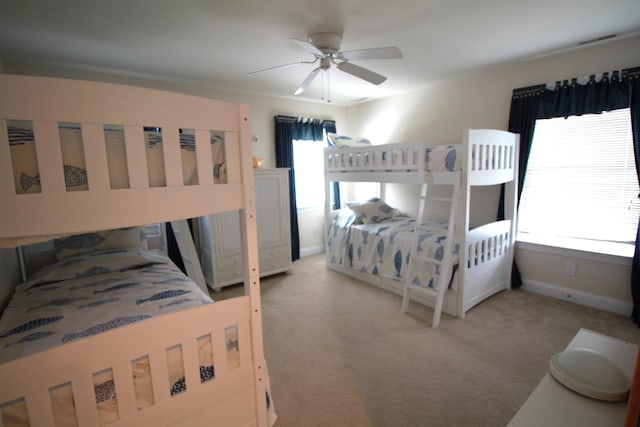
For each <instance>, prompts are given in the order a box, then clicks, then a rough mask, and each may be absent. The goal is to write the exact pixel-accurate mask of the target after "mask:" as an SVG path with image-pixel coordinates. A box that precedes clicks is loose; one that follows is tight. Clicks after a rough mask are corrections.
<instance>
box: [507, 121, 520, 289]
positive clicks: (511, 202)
mask: <svg viewBox="0 0 640 427" xmlns="http://www.w3.org/2000/svg"><path fill="white" fill-rule="evenodd" d="M513 139H514V141H513V155H512V157H511V161H512V162H513V180H511V181H510V182H507V183H505V191H504V194H505V200H504V210H505V211H504V217H505V218H506V219H508V220H511V236H510V237H511V238H510V239H509V240H510V241H509V259H510V264H509V268H508V271H507V289H511V285H512V283H511V271H512V269H513V265H514V262H515V256H516V235H517V234H518V174H519V164H520V163H519V162H520V134H514V138H513Z"/></svg>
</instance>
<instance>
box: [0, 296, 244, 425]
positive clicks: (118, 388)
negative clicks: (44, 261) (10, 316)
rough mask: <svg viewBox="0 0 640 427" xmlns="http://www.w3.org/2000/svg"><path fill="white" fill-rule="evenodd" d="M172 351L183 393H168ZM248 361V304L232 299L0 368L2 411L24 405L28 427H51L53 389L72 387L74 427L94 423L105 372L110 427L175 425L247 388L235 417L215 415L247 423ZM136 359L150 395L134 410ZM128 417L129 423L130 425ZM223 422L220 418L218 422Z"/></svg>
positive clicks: (5, 412) (0, 406)
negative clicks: (203, 350) (98, 383)
mask: <svg viewBox="0 0 640 427" xmlns="http://www.w3.org/2000/svg"><path fill="white" fill-rule="evenodd" d="M214 306H215V307H214ZM240 313H242V317H240V316H239V314H240ZM194 325H199V327H194ZM226 328H232V329H233V328H236V330H237V340H235V341H234V340H233V339H232V338H230V337H231V336H230V335H229V334H228V333H227V331H226V330H225V329H226ZM202 337H210V342H211V346H212V354H213V361H212V362H213V367H214V368H213V375H214V376H213V378H211V379H208V380H206V381H201V377H200V368H199V365H200V362H199V348H198V347H200V346H201V345H200V344H199V343H198V339H199V338H202ZM176 346H180V351H181V353H182V361H183V368H184V376H185V380H186V381H185V384H186V388H185V389H184V391H182V392H179V393H177V394H175V395H171V394H170V388H171V384H170V380H169V377H168V361H167V349H169V348H173V347H176ZM251 357H252V354H251V337H250V331H249V299H248V297H239V298H233V299H230V300H225V301H221V302H216V303H213V304H208V305H204V306H202V307H199V308H194V309H190V310H184V311H180V312H176V313H172V314H168V315H165V316H162V317H159V318H156V319H153V321H152V322H145V321H141V322H138V323H136V324H133V325H129V326H127V327H123V328H117V329H114V330H111V331H109V332H105V333H103V334H100V336H96V337H88V338H85V339H82V340H79V341H77V342H73V343H69V344H67V345H64V346H60V347H57V348H54V349H52V350H49V351H46V352H42V353H37V354H34V355H32V356H28V357H24V358H21V359H17V360H15V361H11V362H8V363H5V364H3V365H0V383H1V384H2V387H1V389H0V408H3V409H2V411H3V414H5V415H6V414H10V413H12V410H11V408H10V407H11V404H16V403H17V404H20V403H23V404H25V405H26V409H27V412H28V417H29V422H30V425H31V426H34V427H36V426H53V425H54V410H53V405H52V398H51V392H52V390H54V389H56V388H57V387H59V386H61V385H70V387H71V389H72V393H73V402H74V403H73V406H74V407H75V417H76V420H77V422H78V425H81V426H97V425H100V423H101V421H100V414H99V411H98V407H97V404H96V395H95V393H94V385H95V384H94V375H95V374H96V373H102V372H105V371H111V372H112V376H113V381H114V384H115V392H116V394H115V395H116V396H117V398H116V400H115V402H117V413H116V414H112V416H114V417H116V418H117V420H118V421H117V422H116V423H115V424H113V425H119V426H124V425H129V423H130V422H134V423H135V425H157V426H160V425H174V424H179V423H180V422H184V419H185V418H187V417H189V416H193V415H194V414H197V413H199V412H200V411H203V410H206V409H207V407H208V406H210V405H211V402H213V401H221V402H222V401H225V399H227V404H228V405H229V404H231V405H233V401H234V397H233V396H234V395H242V393H243V391H247V390H248V391H249V393H244V394H245V395H246V396H245V397H244V400H245V401H244V402H241V404H237V406H238V407H237V414H235V415H234V414H233V411H231V412H230V411H228V410H225V411H220V412H221V416H223V415H224V416H230V417H232V418H233V417H236V420H243V422H244V423H246V424H248V423H249V421H247V420H255V414H248V413H247V411H248V408H251V407H252V406H253V405H251V404H250V402H252V401H253V399H254V398H255V395H254V391H253V372H252V362H251ZM140 360H146V361H147V363H148V364H149V367H150V376H151V380H152V383H151V386H152V390H153V392H152V396H153V404H152V405H151V406H149V407H146V408H143V409H138V403H137V400H136V399H137V397H136V395H135V392H134V372H133V365H134V363H135V362H137V361H140ZM229 399H230V400H229ZM247 400H248V402H247ZM172 401H175V404H172ZM230 402H231V403H230ZM248 403H249V404H248ZM7 404H8V405H7ZM7 411H9V412H7ZM223 413H224V414H223ZM134 416H135V417H134ZM130 417H134V418H131V421H128V419H129V418H130ZM212 419H215V417H214V418H212ZM225 422H226V421H225V420H224V419H221V424H220V425H225ZM0 425H2V422H1V421H0ZM187 425H188V423H187ZM234 425H237V424H234Z"/></svg>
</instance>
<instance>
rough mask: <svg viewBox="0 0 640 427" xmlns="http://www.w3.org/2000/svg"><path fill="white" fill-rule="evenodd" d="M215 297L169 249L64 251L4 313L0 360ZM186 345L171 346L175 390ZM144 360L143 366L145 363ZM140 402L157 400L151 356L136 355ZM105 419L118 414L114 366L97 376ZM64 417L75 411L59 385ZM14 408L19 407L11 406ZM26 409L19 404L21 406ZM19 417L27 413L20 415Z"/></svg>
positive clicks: (206, 367) (202, 348)
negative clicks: (69, 254) (141, 360)
mask: <svg viewBox="0 0 640 427" xmlns="http://www.w3.org/2000/svg"><path fill="white" fill-rule="evenodd" d="M211 303H213V300H212V299H211V298H210V297H209V296H208V295H207V294H205V293H204V292H203V291H202V290H201V289H200V288H199V287H198V286H197V285H196V284H195V283H194V282H193V281H192V280H191V279H189V278H188V277H187V276H185V275H184V274H183V273H182V272H181V271H180V270H179V269H178V268H177V267H176V266H175V264H174V263H173V262H172V261H170V260H169V259H168V258H167V257H165V256H164V255H161V254H158V253H155V252H152V251H148V250H145V249H140V248H127V249H109V250H104V251H99V252H92V253H85V254H81V255H76V256H72V257H69V258H65V259H64V260H62V261H60V262H57V263H55V264H51V265H49V266H47V267H44V268H43V269H41V270H40V271H39V272H37V273H35V274H34V275H33V277H32V279H31V280H29V281H28V282H25V283H22V284H20V285H18V287H17V288H16V292H15V294H14V295H13V297H12V298H11V300H10V301H9V304H8V306H7V307H6V309H5V310H4V312H3V313H2V317H1V318H0V363H5V362H8V361H10V360H13V359H17V358H20V357H24V356H27V355H30V354H34V353H38V352H41V351H44V350H48V349H51V348H54V347H56V346H59V345H63V344H66V343H70V342H74V341H76V340H80V339H83V338H86V337H90V336H93V335H96V334H99V333H102V332H106V331H109V330H112V329H115V328H119V327H123V326H127V325H130V324H132V323H135V322H140V321H144V320H146V319H150V318H152V317H155V316H160V315H163V314H167V313H170V312H174V311H178V310H183V309H187V308H189V307H195V306H200V305H203V304H211ZM199 352H200V355H199V357H200V361H201V365H202V366H201V368H200V371H201V372H200V373H201V381H206V380H208V379H210V378H213V376H214V375H215V372H214V367H213V365H212V361H213V355H212V354H211V345H210V341H209V342H207V340H204V341H203V342H201V343H199ZM181 358H182V356H181V352H180V350H179V349H178V348H172V349H170V350H169V351H168V352H167V360H168V368H169V381H170V384H171V390H170V392H171V394H172V395H173V394H176V393H179V392H180V391H181V390H183V389H184V369H183V367H182V362H181V360H182V359H181ZM138 365H139V366H138ZM136 366H137V367H136V373H135V375H134V382H135V384H136V395H137V401H138V406H139V408H143V407H146V406H149V405H151V404H152V403H153V396H152V392H151V385H150V381H151V379H150V374H149V370H148V363H137V364H136ZM94 388H95V392H96V404H97V405H98V409H99V412H100V417H101V422H103V423H105V422H111V421H114V420H117V402H116V396H115V387H114V383H113V377H112V375H111V373H110V372H102V373H99V374H96V375H95V376H94ZM52 402H53V404H54V406H55V407H56V409H57V412H56V413H57V414H58V415H57V417H58V418H56V419H57V420H62V421H64V420H65V419H67V418H69V419H73V418H74V415H73V411H72V410H71V412H69V411H70V409H69V408H71V407H72V404H71V405H69V402H72V394H71V390H69V389H65V388H60V389H56V390H54V391H52ZM8 413H10V414H13V411H12V410H9V411H8ZM18 413H19V412H18ZM16 419H20V416H17V417H16Z"/></svg>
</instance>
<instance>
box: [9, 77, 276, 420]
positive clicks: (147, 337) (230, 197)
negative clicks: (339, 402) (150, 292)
mask: <svg viewBox="0 0 640 427" xmlns="http://www.w3.org/2000/svg"><path fill="white" fill-rule="evenodd" d="M6 120H32V123H33V129H34V133H35V135H36V152H37V158H38V159H40V160H41V161H40V163H39V172H40V175H41V182H42V192H41V193H34V194H16V193H15V188H14V182H13V174H12V164H11V155H10V151H9V143H8V140H7V122H6ZM58 122H74V123H81V125H82V137H83V145H84V155H85V160H86V167H87V176H88V182H89V190H87V191H73V192H67V191H65V183H64V177H63V174H62V170H63V168H62V159H61V155H60V147H59V146H57V145H56V144H55V143H54V142H55V141H58V140H59V138H58V130H57V126H58ZM105 124H121V125H123V126H124V132H125V144H126V155H127V160H128V172H129V178H130V188H128V189H118V190H111V189H110V185H109V175H108V166H107V160H106V158H105V142H104V131H103V125H105ZM144 126H157V127H160V128H162V133H163V146H164V148H163V149H164V159H165V172H166V181H167V184H166V186H165V187H157V188H150V187H149V183H148V181H149V180H148V175H147V168H146V158H145V152H144V139H143V127H144ZM180 128H184V129H194V130H195V138H196V153H197V169H198V170H197V171H198V184H196V185H188V186H185V185H183V182H182V180H183V178H182V169H181V168H182V165H181V160H180V159H181V156H180V151H179V150H180V148H179V135H178V134H179V129H180ZM211 130H216V131H223V132H224V136H225V152H226V162H227V172H228V179H227V182H226V183H223V184H218V183H215V184H214V180H213V174H212V173H211V171H212V170H213V164H212V159H211V147H210V143H209V140H210V131H211ZM43 140H44V141H47V143H42V142H40V143H39V142H38V141H43ZM43 159H46V161H42V160H43ZM0 206H2V209H0V239H3V242H4V243H5V245H6V243H7V242H8V241H12V242H13V244H16V243H20V242H30V241H33V240H42V238H41V237H40V236H43V235H61V234H71V233H82V232H88V231H94V230H103V229H112V228H118V227H125V226H133V225H143V224H150V223H155V222H164V221H174V220H180V219H185V218H193V217H199V216H204V215H211V214H215V213H219V212H223V211H228V210H240V213H241V214H240V218H241V230H242V233H241V234H242V249H243V252H244V255H245V256H244V259H245V260H246V261H245V268H244V279H245V280H244V283H245V295H244V296H241V297H238V298H233V299H230V300H225V301H221V302H216V303H214V304H207V305H204V306H200V307H198V308H193V309H188V310H184V311H180V312H176V313H173V314H169V315H166V316H160V317H156V318H152V319H149V320H145V321H143V322H138V323H136V324H133V325H130V326H125V327H120V328H117V329H113V330H111V331H108V332H105V333H102V334H99V335H95V336H92V337H89V338H87V339H83V340H78V341H76V342H74V343H69V344H66V345H62V346H60V347H57V348H54V349H52V350H49V351H45V352H41V353H37V354H33V355H31V356H27V357H24V358H21V359H18V360H14V361H10V362H7V363H5V364H3V365H0V384H2V386H1V387H0V407H1V406H2V405H3V404H6V403H7V402H15V401H17V400H21V399H24V402H26V406H27V410H28V415H29V419H30V423H31V425H32V426H53V425H54V418H53V413H52V405H51V399H50V397H49V395H50V390H51V389H52V388H53V387H56V386H58V385H60V384H71V386H72V389H73V394H74V402H75V407H76V415H77V418H78V423H79V425H81V426H92V425H98V414H97V409H96V403H95V397H94V393H93V382H92V375H93V374H94V373H96V372H100V371H104V370H105V369H112V371H113V375H114V381H115V387H116V393H117V399H118V411H119V418H120V420H119V421H118V422H117V423H116V424H115V425H121V426H129V425H131V426H133V425H154V426H161V425H162V426H164V425H184V426H196V425H228V426H231V425H234V426H235V425H242V426H253V425H257V426H266V425H267V423H268V421H267V409H266V405H265V383H266V380H267V378H266V375H267V373H266V369H265V368H266V367H265V365H264V356H263V343H262V323H261V303H260V281H259V271H258V250H257V247H258V246H257V234H256V213H255V197H254V188H253V172H252V157H251V130H250V121H249V108H248V106H246V105H235V104H230V103H224V102H220V101H216V100H212V99H207V98H200V97H195V96H188V95H183V94H176V93H169V92H163V91H159V90H152V89H145V88H140V87H129V86H124V85H115V84H107V83H96V82H88V81H74V80H65V79H53V78H42V77H28V76H12V75H0ZM7 239H9V240H7ZM230 325H237V328H238V348H239V350H240V360H241V362H240V368H238V369H233V370H230V371H228V370H227V363H226V349H227V343H226V342H225V334H224V329H225V327H226V326H230ZM205 335H211V337H212V340H211V341H212V346H213V355H214V364H215V373H216V375H215V379H214V380H211V381H206V382H204V383H200V378H199V366H198V353H197V345H196V340H197V338H199V337H202V336H205ZM176 345H180V346H182V351H183V361H184V369H185V371H184V372H185V377H186V383H187V388H186V391H185V392H183V393H180V394H178V395H176V396H173V397H172V396H170V395H169V379H168V375H167V355H166V349H167V348H169V347H173V346H176ZM0 351H2V350H1V349H0ZM145 356H147V357H148V359H149V362H150V369H151V373H152V378H153V393H154V400H155V402H154V405H153V406H152V407H150V408H146V409H143V410H140V411H139V410H137V408H136V400H135V396H134V389H133V380H132V371H131V362H132V360H136V359H139V358H141V357H145ZM0 425H2V421H1V419H0Z"/></svg>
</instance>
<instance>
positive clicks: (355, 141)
mask: <svg viewBox="0 0 640 427" xmlns="http://www.w3.org/2000/svg"><path fill="white" fill-rule="evenodd" d="M327 138H329V142H330V143H331V145H333V146H334V147H337V148H340V147H359V146H362V145H371V141H369V140H368V139H366V138H362V137H359V138H351V137H350V136H346V135H338V134H336V133H329V134H327Z"/></svg>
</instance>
